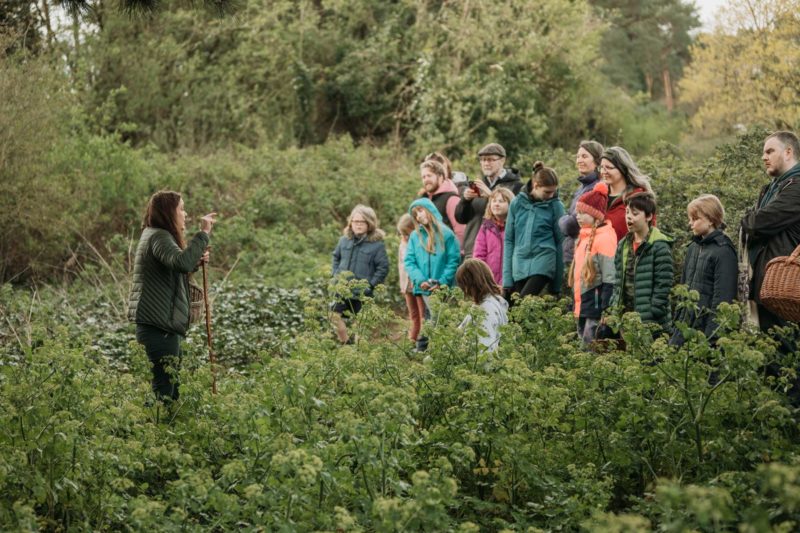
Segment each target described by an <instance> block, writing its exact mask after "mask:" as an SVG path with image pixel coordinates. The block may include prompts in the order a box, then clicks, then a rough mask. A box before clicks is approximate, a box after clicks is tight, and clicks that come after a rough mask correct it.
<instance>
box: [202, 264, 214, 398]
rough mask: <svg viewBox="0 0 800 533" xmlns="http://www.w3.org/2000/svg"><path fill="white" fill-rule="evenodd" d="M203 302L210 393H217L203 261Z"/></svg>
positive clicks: (209, 308) (206, 283)
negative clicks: (209, 368) (209, 371)
mask: <svg viewBox="0 0 800 533" xmlns="http://www.w3.org/2000/svg"><path fill="white" fill-rule="evenodd" d="M203 303H205V306H206V340H207V341H208V358H209V359H210V360H211V394H216V393H217V371H216V368H215V366H216V364H217V359H216V357H214V342H213V340H212V339H211V306H210V305H209V303H208V273H207V272H206V262H205V261H203Z"/></svg>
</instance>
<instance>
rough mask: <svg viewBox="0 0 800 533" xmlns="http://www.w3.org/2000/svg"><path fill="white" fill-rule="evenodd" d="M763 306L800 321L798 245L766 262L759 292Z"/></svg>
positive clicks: (799, 261) (799, 258)
mask: <svg viewBox="0 0 800 533" xmlns="http://www.w3.org/2000/svg"><path fill="white" fill-rule="evenodd" d="M759 296H760V298H761V303H762V304H764V307H766V308H767V309H769V310H770V311H772V312H773V313H775V314H776V315H778V316H779V317H781V318H782V319H784V320H789V321H791V322H800V246H798V247H797V248H795V249H794V252H792V255H790V256H788V257H776V258H775V259H773V260H772V261H770V262H769V263H767V269H766V272H765V273H764V283H763V284H762V285H761V293H760V294H759Z"/></svg>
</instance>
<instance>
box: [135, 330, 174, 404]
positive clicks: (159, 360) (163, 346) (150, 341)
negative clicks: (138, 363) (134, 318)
mask: <svg viewBox="0 0 800 533" xmlns="http://www.w3.org/2000/svg"><path fill="white" fill-rule="evenodd" d="M136 340H137V341H139V342H140V343H141V344H143V345H144V351H145V352H146V353H147V358H148V359H150V363H152V365H153V379H152V385H153V392H154V393H155V394H156V397H157V398H158V399H159V400H173V401H174V400H177V399H178V377H177V375H170V373H168V372H167V370H166V369H167V367H168V366H170V367H172V369H173V372H174V373H177V371H178V369H179V368H180V361H181V336H180V335H178V334H177V333H169V332H167V331H164V330H163V329H159V328H157V327H155V326H148V325H146V324H136Z"/></svg>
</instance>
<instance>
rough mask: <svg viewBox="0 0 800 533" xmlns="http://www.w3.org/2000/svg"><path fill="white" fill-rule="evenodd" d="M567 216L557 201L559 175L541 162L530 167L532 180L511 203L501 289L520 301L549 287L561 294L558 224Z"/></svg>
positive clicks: (562, 267) (561, 239) (507, 219)
mask: <svg viewBox="0 0 800 533" xmlns="http://www.w3.org/2000/svg"><path fill="white" fill-rule="evenodd" d="M565 213H566V209H564V204H562V203H561V200H559V199H558V175H556V172H555V170H553V169H552V168H548V167H545V166H544V164H543V163H542V162H541V161H537V162H536V163H534V165H533V176H532V177H531V180H530V181H529V182H528V184H527V185H525V187H523V188H522V190H521V191H520V192H519V194H518V195H517V196H516V197H515V198H514V200H513V201H512V202H511V205H510V206H509V208H508V216H507V218H506V234H505V242H504V245H503V289H504V291H505V292H506V294H509V293H511V292H517V293H519V295H520V297H524V296H528V295H529V294H540V293H541V292H542V290H543V289H544V288H545V287H547V286H549V287H550V289H549V291H550V292H551V293H552V294H558V293H559V292H560V291H561V281H562V278H563V276H564V262H563V257H562V254H561V244H562V241H563V240H564V235H563V234H562V233H561V230H559V228H558V220H559V218H561V217H562V216H563V215H564V214H565Z"/></svg>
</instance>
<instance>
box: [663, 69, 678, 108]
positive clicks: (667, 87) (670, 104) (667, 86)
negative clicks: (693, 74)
mask: <svg viewBox="0 0 800 533" xmlns="http://www.w3.org/2000/svg"><path fill="white" fill-rule="evenodd" d="M661 75H662V77H663V79H664V101H665V103H666V105H667V111H672V109H673V108H674V107H675V100H674V98H673V97H672V77H671V76H670V75H669V69H668V68H667V67H664V70H662V71H661Z"/></svg>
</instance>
